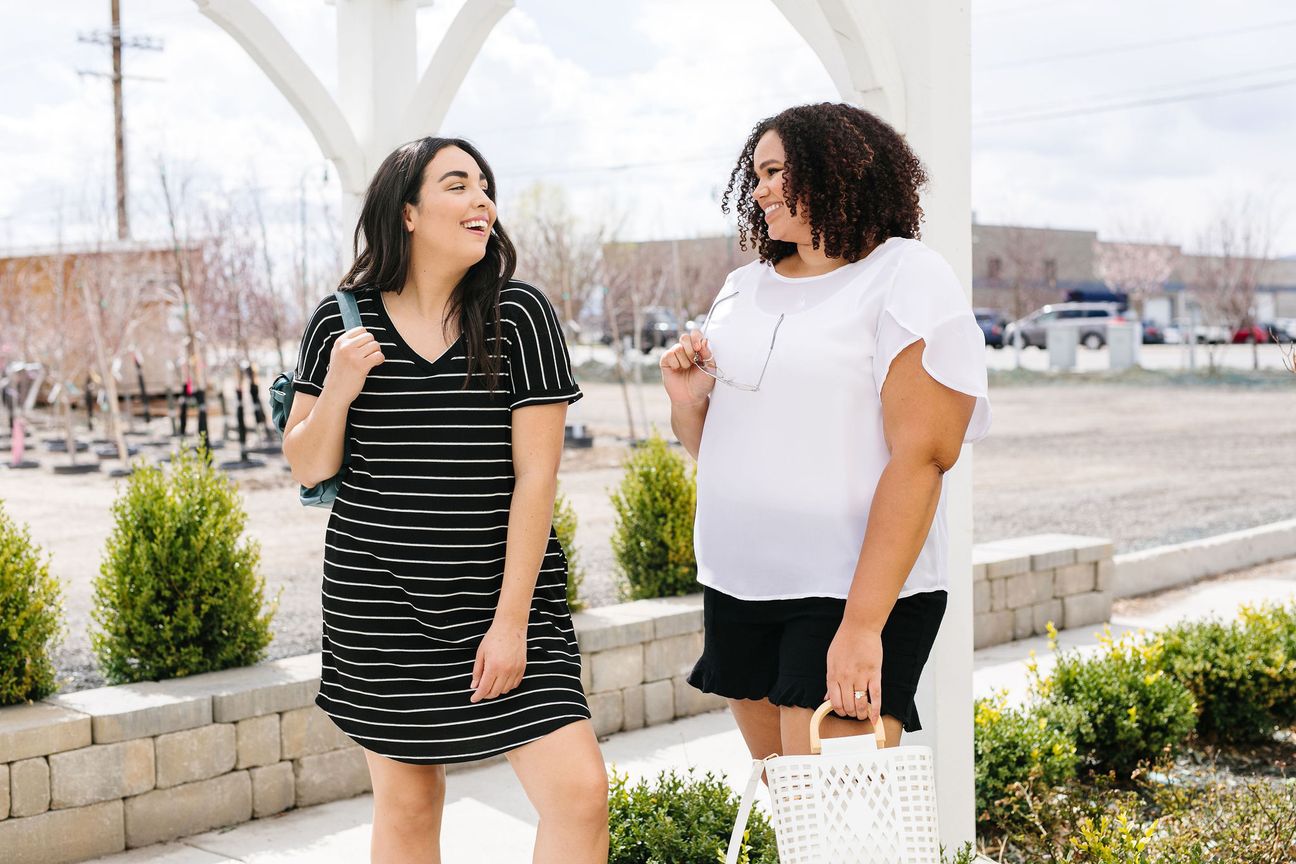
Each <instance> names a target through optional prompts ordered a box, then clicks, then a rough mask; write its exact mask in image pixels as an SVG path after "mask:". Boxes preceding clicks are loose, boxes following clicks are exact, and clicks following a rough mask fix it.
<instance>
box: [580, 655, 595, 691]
mask: <svg viewBox="0 0 1296 864" xmlns="http://www.w3.org/2000/svg"><path fill="white" fill-rule="evenodd" d="M580 659H581V689H582V690H584V691H585V695H587V696H588V695H589V694H590V693H592V692H594V673H593V672H592V671H591V669H590V658H589V655H588V654H582V655H580Z"/></svg>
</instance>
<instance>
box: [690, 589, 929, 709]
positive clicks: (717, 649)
mask: <svg viewBox="0 0 1296 864" xmlns="http://www.w3.org/2000/svg"><path fill="white" fill-rule="evenodd" d="M946 599H947V595H946V592H944V591H929V592H925V593H922V594H911V595H910V596H908V597H902V598H901V599H899V600H897V601H896V604H895V607H894V608H893V609H892V610H891V616H890V617H889V618H887V623H886V626H885V627H883V628H882V714H883V715H889V716H891V717H895V718H896V719H897V720H899V721H900V722H901V723H902V724H903V725H904V729H905V731H906V732H916V731H917V730H919V729H921V728H922V724H921V723H920V722H919V721H918V709H917V708H916V707H915V706H914V692H915V691H916V690H917V689H918V677H919V676H920V675H921V674H922V670H923V666H924V665H926V663H927V656H928V655H929V654H930V653H931V647H932V643H933V642H934V641H935V640H936V631H937V630H939V629H940V623H941V619H942V618H943V617H944V615H945V601H946ZM845 610H846V601H845V600H839V599H837V598H835V597H805V598H800V599H795V600H739V599H738V598H736V597H730V596H729V595H728V594H724V593H722V592H720V591H716V590H715V589H714V588H703V594H702V620H703V628H704V641H703V648H702V657H701V658H700V659H699V660H698V661H697V664H696V665H695V666H694V667H693V672H692V673H691V674H690V675H689V678H688V683H689V684H691V685H692V686H694V687H696V688H697V689H699V690H701V691H702V692H703V693H716V694H719V695H720V696H724V697H726V698H728V699H769V700H770V702H772V703H773V704H775V705H784V706H789V707H791V706H797V707H801V708H818V707H819V706H820V705H822V704H823V702H824V698H823V696H824V692H825V691H826V690H827V688H828V646H829V645H831V644H832V640H833V637H834V636H836V635H837V628H838V626H840V625H841V621H842V615H843V614H844V613H845Z"/></svg>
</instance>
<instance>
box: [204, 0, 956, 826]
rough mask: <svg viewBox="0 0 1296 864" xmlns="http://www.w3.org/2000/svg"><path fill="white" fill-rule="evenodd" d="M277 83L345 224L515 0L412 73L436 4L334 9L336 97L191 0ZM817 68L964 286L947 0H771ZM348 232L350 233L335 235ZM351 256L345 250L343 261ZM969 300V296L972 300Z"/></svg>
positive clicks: (925, 693)
mask: <svg viewBox="0 0 1296 864" xmlns="http://www.w3.org/2000/svg"><path fill="white" fill-rule="evenodd" d="M194 2H195V4H196V5H197V6H198V8H199V9H200V10H201V11H202V13H203V14H204V15H206V16H207V17H208V18H210V19H211V20H213V21H215V22H216V23H217V24H219V25H220V26H221V27H222V28H223V29H225V30H226V31H227V32H228V33H229V34H230V35H231V36H232V37H233V38H234V39H235V40H236V41H237V42H238V43H239V44H240V45H241V46H243V48H244V50H246V51H247V52H248V54H249V55H250V56H251V57H252V59H253V60H254V61H255V62H256V63H257V65H258V66H260V67H261V69H262V71H264V72H265V73H266V75H267V77H269V78H270V80H271V81H272V82H274V84H275V86H276V87H278V88H279V90H280V92H282V93H283V95H284V96H285V97H286V98H287V99H288V101H289V103H290V104H291V105H292V106H293V108H294V109H295V110H296V111H297V112H298V114H300V115H301V117H302V120H303V121H304V122H305V123H306V125H307V128H309V129H310V130H311V133H312V134H313V135H314V136H315V139H316V141H317V142H318V143H319V145H320V149H321V150H322V151H323V153H324V155H325V156H326V157H327V158H328V159H329V160H330V161H332V162H333V164H334V165H335V166H336V167H337V170H338V176H339V178H340V180H341V183H342V195H343V202H342V203H343V208H342V215H343V220H344V221H343V224H344V225H350V224H354V222H355V219H356V217H357V215H358V213H359V203H360V201H361V199H362V197H363V195H364V190H365V186H366V184H367V183H368V180H369V177H370V176H371V175H372V173H373V172H374V170H375V169H376V168H377V167H378V165H379V163H380V162H381V161H382V159H383V158H384V157H385V156H386V155H387V154H388V153H389V152H391V151H392V150H393V149H395V147H396V146H397V145H399V144H401V143H403V142H404V141H407V140H410V139H413V138H417V137H419V136H421V135H424V134H428V132H430V131H434V130H437V129H439V128H440V126H441V123H442V121H443V120H444V118H445V115H446V112H447V111H448V110H449V108H450V104H451V102H452V101H453V99H454V95H455V93H456V92H457V91H458V89H459V86H460V85H461V84H462V83H463V79H464V77H465V76H466V75H467V73H468V69H469V68H470V67H471V65H472V63H473V61H474V60H475V59H476V57H477V55H478V53H479V52H480V51H481V48H482V46H483V44H484V43H485V41H486V39H487V37H488V36H489V35H490V33H491V31H492V30H493V29H494V27H495V25H496V24H497V23H498V22H499V21H500V19H501V18H503V17H504V15H505V14H507V13H508V11H509V10H510V9H511V8H512V7H513V0H466V2H465V3H464V5H463V7H462V8H461V9H460V10H459V12H458V14H457V15H456V16H455V18H454V21H453V22H452V23H451V25H450V28H449V30H448V31H447V34H446V36H445V37H444V38H443V39H442V41H441V43H440V44H439V45H438V46H437V48H436V50H435V51H434V52H433V55H432V58H431V60H430V61H429V62H428V65H427V67H426V68H425V69H424V70H423V72H422V74H421V75H420V74H419V71H418V68H417V46H416V31H417V21H416V12H417V10H418V7H419V6H421V5H427V4H428V3H431V2H436V0H330V2H333V3H335V5H336V9H337V16H338V26H337V32H338V48H337V56H338V79H339V81H340V82H342V83H341V86H340V88H339V92H338V93H337V94H336V97H334V96H333V95H331V94H330V93H329V92H328V90H327V89H326V88H325V87H324V85H323V84H322V83H321V82H320V80H319V78H318V77H317V76H316V75H315V74H314V73H313V72H312V71H311V69H310V68H309V66H307V64H306V63H305V62H304V61H303V60H302V59H301V56H300V55H299V54H298V53H297V52H296V50H295V49H293V47H292V46H291V45H290V44H289V43H288V41H287V40H286V39H285V38H284V37H283V35H282V34H281V33H279V31H278V30H277V29H276V28H275V26H274V25H273V24H272V23H271V22H270V20H269V19H268V18H267V17H266V16H265V15H264V14H263V13H262V12H261V11H260V10H259V9H258V8H257V6H256V4H255V2H254V0H194ZM773 2H774V3H775V5H776V6H777V7H778V9H779V10H780V12H781V13H782V14H783V16H784V17H785V18H786V19H787V20H788V22H789V23H790V24H791V25H792V27H793V28H794V29H795V30H796V32H797V33H798V34H800V36H801V37H802V38H803V39H804V40H805V41H806V43H807V44H808V45H809V46H810V47H811V49H812V50H813V51H814V52H815V54H816V56H817V57H818V58H819V60H820V62H821V63H823V65H824V68H825V69H826V70H827V72H828V74H829V76H830V77H831V78H832V81H833V83H834V85H835V86H836V87H837V90H838V92H839V93H840V95H841V98H842V99H843V100H844V101H847V102H851V103H852V104H856V105H859V106H860V107H863V108H865V109H867V110H869V111H872V112H873V113H875V114H877V115H879V116H881V117H883V118H885V119H886V120H887V121H888V122H889V123H891V124H892V125H893V126H895V127H896V128H897V129H899V130H900V131H901V132H903V133H905V135H906V137H907V139H908V141H909V143H910V146H912V147H913V148H914V150H915V152H917V154H918V155H919V157H920V158H921V159H922V160H923V162H924V163H925V164H926V166H927V169H928V172H929V173H930V175H931V177H932V178H934V179H933V181H932V183H931V187H930V188H929V189H928V190H927V194H926V195H925V196H924V197H923V209H924V211H925V213H926V222H925V227H924V235H923V239H924V240H925V242H927V243H928V245H930V246H932V247H933V248H935V249H937V250H938V251H940V252H941V253H942V254H943V255H944V256H945V257H946V259H947V260H948V261H949V262H950V264H951V265H952V266H953V267H954V270H955V272H956V273H957V274H958V275H959V277H960V280H961V281H962V283H963V284H964V285H965V286H970V285H971V282H972V280H971V265H972V237H971V209H972V208H971V182H970V172H971V166H970V158H971V157H970V153H971V89H970V22H969V8H968V4H966V3H948V2H945V0H773ZM344 233H346V234H347V235H348V236H349V234H350V232H349V231H347V232H344ZM349 255H350V250H349V249H347V250H345V254H344V260H345V258H347V257H349ZM969 290H970V288H969ZM971 455H972V454H971V450H970V448H968V450H966V451H965V452H964V454H963V458H961V459H960V460H959V463H958V465H957V466H956V467H955V469H954V470H953V471H952V472H951V473H950V475H949V476H948V477H947V478H946V481H945V482H946V488H947V495H948V498H947V507H948V508H949V509H948V525H949V534H950V568H951V572H950V577H951V578H950V586H951V587H950V598H949V600H950V602H949V610H948V612H947V613H946V618H945V623H944V625H943V626H942V628H941V634H940V636H939V637H938V639H937V642H936V646H935V649H934V650H933V652H932V658H931V661H930V662H929V664H928V667H927V671H926V673H925V674H924V676H923V683H922V686H921V687H920V689H919V699H918V702H919V704H918V707H919V712H920V714H921V715H922V716H923V717H924V718H925V720H926V723H927V729H926V730H924V731H922V732H920V733H918V734H917V735H914V736H911V737H910V739H909V740H910V741H912V742H914V743H919V742H921V743H926V744H929V745H930V746H932V747H933V748H934V749H935V751H936V766H937V767H936V770H937V787H938V793H939V798H940V819H941V839H942V842H943V843H944V844H945V845H946V846H947V847H949V848H954V847H957V846H958V845H961V844H962V843H963V842H965V841H967V840H971V839H972V838H973V835H974V833H975V805H974V795H973V773H972V759H973V756H972V752H973V751H972V576H971V573H972V465H971Z"/></svg>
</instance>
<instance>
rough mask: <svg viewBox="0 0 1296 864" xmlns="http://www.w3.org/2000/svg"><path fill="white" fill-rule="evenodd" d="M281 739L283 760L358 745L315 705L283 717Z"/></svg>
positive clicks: (289, 712)
mask: <svg viewBox="0 0 1296 864" xmlns="http://www.w3.org/2000/svg"><path fill="white" fill-rule="evenodd" d="M279 740H280V748H279V758H281V759H300V758H302V757H303V756H315V755H317V754H319V753H328V752H330V751H332V750H341V749H342V748H344V747H354V746H355V742H354V741H352V740H351V739H350V738H348V737H347V734H346V733H345V732H343V731H342V730H341V729H339V728H338V727H337V724H336V723H334V722H333V721H332V720H330V719H329V716H328V715H327V714H325V713H324V711H323V710H322V709H321V708H319V707H318V706H316V705H312V706H310V707H309V708H296V709H294V710H292V711H285V712H284V713H283V714H281V715H280V717H279Z"/></svg>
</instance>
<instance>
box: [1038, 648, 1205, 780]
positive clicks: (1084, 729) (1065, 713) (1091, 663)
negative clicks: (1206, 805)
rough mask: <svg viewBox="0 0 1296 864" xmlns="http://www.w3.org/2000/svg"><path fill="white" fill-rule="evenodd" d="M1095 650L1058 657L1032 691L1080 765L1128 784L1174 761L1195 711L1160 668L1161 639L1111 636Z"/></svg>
mask: <svg viewBox="0 0 1296 864" xmlns="http://www.w3.org/2000/svg"><path fill="white" fill-rule="evenodd" d="M1053 633H1056V631H1053V630H1052V629H1051V628H1050V634H1053ZM1099 643H1100V647H1099V651H1098V653H1097V654H1086V653H1082V652H1079V651H1065V652H1062V653H1060V654H1058V655H1057V664H1056V665H1055V666H1054V669H1053V673H1052V675H1051V676H1050V677H1048V678H1047V679H1044V680H1039V679H1038V678H1037V679H1036V681H1035V687H1036V690H1037V692H1038V694H1039V695H1040V697H1041V698H1042V699H1043V700H1044V702H1045V704H1046V705H1047V706H1049V707H1051V708H1052V709H1054V711H1055V712H1056V717H1057V720H1058V722H1068V723H1072V724H1073V728H1072V735H1073V737H1074V739H1075V742H1076V749H1077V751H1078V752H1079V754H1080V757H1081V759H1082V760H1083V761H1085V762H1086V763H1087V764H1088V765H1089V766H1091V767H1092V768H1094V769H1096V770H1098V771H1115V772H1116V773H1117V774H1118V775H1119V776H1121V777H1129V776H1130V775H1131V774H1132V773H1133V772H1134V770H1135V769H1136V768H1138V767H1139V765H1141V764H1144V763H1161V762H1163V761H1165V760H1166V759H1168V758H1170V757H1171V756H1173V755H1174V753H1175V752H1176V750H1177V749H1178V748H1179V747H1180V745H1182V744H1183V742H1184V741H1185V740H1186V739H1187V738H1188V736H1189V735H1191V734H1192V731H1193V729H1194V727H1195V726H1196V722H1197V717H1196V704H1195V703H1194V702H1193V696H1192V693H1191V692H1189V690H1188V688H1187V687H1185V686H1184V685H1183V684H1181V683H1179V682H1178V681H1176V680H1175V679H1174V678H1172V677H1170V676H1169V675H1167V674H1166V673H1165V670H1164V669H1162V668H1161V665H1160V664H1161V654H1162V650H1163V647H1162V643H1161V640H1160V639H1159V638H1154V639H1146V638H1142V637H1141V636H1140V637H1135V636H1132V635H1129V634H1126V635H1125V636H1122V637H1121V638H1120V639H1113V638H1112V636H1111V631H1110V629H1108V630H1107V631H1106V632H1105V633H1104V634H1103V635H1102V636H1101V637H1099ZM1051 644H1052V645H1054V646H1055V645H1056V643H1051ZM1046 713H1047V709H1046Z"/></svg>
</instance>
